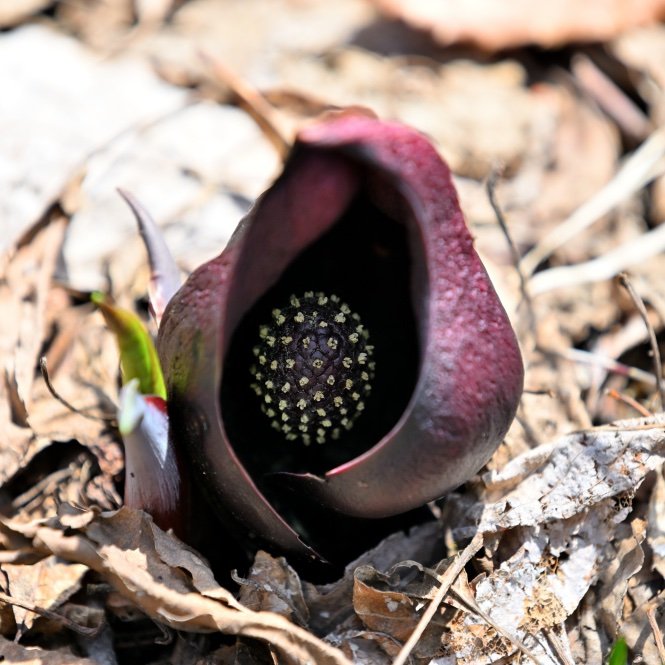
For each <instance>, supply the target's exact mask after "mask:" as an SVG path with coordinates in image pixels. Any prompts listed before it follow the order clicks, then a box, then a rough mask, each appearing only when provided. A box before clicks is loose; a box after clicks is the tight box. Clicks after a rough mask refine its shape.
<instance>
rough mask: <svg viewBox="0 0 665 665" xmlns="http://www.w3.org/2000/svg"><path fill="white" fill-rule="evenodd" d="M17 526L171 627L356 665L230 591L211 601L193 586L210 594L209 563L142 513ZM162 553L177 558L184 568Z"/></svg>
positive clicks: (293, 656) (295, 656) (298, 659)
mask: <svg viewBox="0 0 665 665" xmlns="http://www.w3.org/2000/svg"><path fill="white" fill-rule="evenodd" d="M69 519H71V518H69ZM86 519H87V518H86ZM11 527H12V528H14V529H15V530H17V531H19V532H21V533H23V534H24V535H26V536H29V537H32V538H33V542H34V543H35V545H36V546H38V547H40V548H41V549H42V550H43V551H46V552H50V553H52V554H54V555H56V556H58V557H60V558H63V559H66V560H68V561H75V562H79V563H83V564H85V565H87V566H88V567H89V568H91V569H93V570H96V571H97V572H98V573H100V574H101V575H103V576H104V577H105V579H106V580H107V581H108V582H109V583H110V584H111V585H112V586H113V587H114V588H115V589H116V590H117V591H118V592H119V593H121V594H122V595H123V596H125V597H126V598H129V599H130V600H131V601H132V602H133V603H134V604H135V605H136V606H137V607H139V608H140V609H141V610H142V611H143V612H145V613H146V614H147V615H148V616H150V617H151V618H153V619H154V620H155V621H158V622H160V623H163V624H166V625H167V626H170V627H171V628H175V629H177V630H185V631H192V632H217V631H221V632H224V633H227V634H233V635H240V636H246V637H253V638H257V639H261V640H264V641H267V642H269V643H270V644H272V645H273V646H274V648H276V649H278V650H279V651H280V652H281V653H282V654H283V655H284V657H285V658H286V659H287V662H293V663H303V664H304V663H307V662H311V661H312V660H313V661H314V662H316V663H317V664H318V663H321V664H322V665H348V661H347V659H346V658H344V656H343V655H342V654H341V653H340V652H339V651H338V650H337V649H334V648H333V647H330V646H329V645H327V644H325V643H324V642H322V641H321V640H319V639H318V638H316V637H314V636H313V635H312V634H311V633H309V632H307V631H306V630H304V629H302V628H299V627H297V626H295V625H294V624H292V623H290V622H289V621H287V620H286V619H284V618H283V617H281V616H279V615H277V614H273V613H270V612H253V611H251V610H249V609H246V608H244V607H243V606H241V605H240V604H239V603H238V602H237V601H236V600H235V599H234V598H233V596H232V595H231V594H230V593H229V592H228V591H226V590H224V589H223V588H222V587H219V586H217V587H215V588H214V589H213V590H212V595H214V596H215V598H212V597H209V596H204V595H203V594H202V593H200V592H199V591H198V590H197V589H196V588H195V586H194V584H193V580H199V583H201V580H203V582H202V584H203V585H204V586H205V587H209V586H210V580H211V579H212V575H211V573H210V572H209V571H203V570H202V567H203V566H204V564H203V562H202V560H201V559H200V558H199V557H198V556H197V555H195V553H193V552H192V551H191V550H190V549H189V548H187V547H186V546H184V545H183V544H182V543H180V541H178V540H177V539H176V538H175V537H174V536H172V535H170V534H165V533H164V532H162V531H160V530H159V529H158V528H157V527H156V526H154V524H153V522H152V519H151V518H150V517H149V516H147V515H145V514H144V513H141V512H140V511H133V510H130V509H128V508H122V509H120V510H119V511H117V512H115V513H102V514H99V515H97V516H96V517H95V519H94V520H92V521H91V522H89V524H87V525H85V526H83V527H82V528H80V529H76V530H74V529H72V528H68V529H66V530H64V525H61V524H59V523H58V521H57V520H55V521H54V520H52V521H51V522H47V523H39V522H37V523H32V524H28V525H19V524H16V523H12V524H11ZM160 553H162V554H164V555H165V558H166V559H170V560H173V559H174V558H175V559H177V561H178V567H175V566H173V565H171V564H169V563H167V562H166V561H165V560H164V559H163V558H162V557H161V556H160ZM210 591H211V589H210V588H208V589H207V593H210Z"/></svg>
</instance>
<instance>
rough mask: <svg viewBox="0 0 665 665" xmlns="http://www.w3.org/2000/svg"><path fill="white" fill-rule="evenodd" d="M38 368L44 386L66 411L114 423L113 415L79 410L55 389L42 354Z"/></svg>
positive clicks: (90, 418)
mask: <svg viewBox="0 0 665 665" xmlns="http://www.w3.org/2000/svg"><path fill="white" fill-rule="evenodd" d="M39 369H40V371H41V373H42V377H43V379H44V383H45V384H46V387H47V388H48V391H49V392H50V393H51V395H52V396H53V397H54V398H55V399H56V400H58V402H60V404H62V405H63V406H64V407H65V408H66V409H67V410H68V411H71V412H72V413H75V414H76V415H78V416H82V417H83V418H87V419H88V420H94V421H96V422H102V423H109V424H115V422H116V419H115V418H114V417H113V416H95V415H94V414H92V413H86V412H85V411H81V409H77V408H76V407H75V406H74V405H73V404H70V403H69V402H68V401H67V400H66V399H65V398H64V397H63V396H62V395H61V394H60V393H59V392H58V391H57V390H56V389H55V386H54V385H53V383H51V377H50V376H49V373H48V366H47V362H46V356H42V357H41V358H40V359H39Z"/></svg>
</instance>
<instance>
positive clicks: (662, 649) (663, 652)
mask: <svg viewBox="0 0 665 665" xmlns="http://www.w3.org/2000/svg"><path fill="white" fill-rule="evenodd" d="M647 619H649V625H650V626H651V632H652V633H653V639H654V640H655V641H656V649H658V656H659V658H660V662H661V663H665V645H663V634H662V633H661V632H660V628H659V627H658V622H657V621H656V611H655V609H654V608H653V607H650V608H649V609H648V610H647Z"/></svg>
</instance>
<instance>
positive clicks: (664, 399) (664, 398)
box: [619, 273, 665, 411]
mask: <svg viewBox="0 0 665 665" xmlns="http://www.w3.org/2000/svg"><path fill="white" fill-rule="evenodd" d="M619 279H620V280H621V284H622V286H623V287H624V288H625V289H626V291H628V294H629V295H630V297H631V298H632V300H633V303H635V307H636V308H637V311H638V312H639V313H640V316H641V317H642V320H643V321H644V325H645V326H646V329H647V333H648V334H649V344H650V345H651V355H652V360H653V369H654V374H655V375H656V380H657V386H658V399H659V402H660V410H661V411H662V410H663V407H664V406H665V388H664V387H663V365H662V363H661V361H660V350H659V348H658V340H657V339H656V332H655V330H654V329H653V326H652V325H651V322H650V321H649V314H648V313H647V308H646V307H645V306H644V301H643V300H642V298H640V296H639V294H638V293H637V291H636V290H635V289H634V288H633V285H632V284H631V283H630V280H629V279H628V275H626V274H625V273H624V274H621V275H619Z"/></svg>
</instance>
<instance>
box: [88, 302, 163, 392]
mask: <svg viewBox="0 0 665 665" xmlns="http://www.w3.org/2000/svg"><path fill="white" fill-rule="evenodd" d="M90 300H92V302H93V303H94V304H95V305H97V307H98V308H99V310H100V311H101V313H102V314H103V316H104V319H105V321H106V325H107V326H108V327H109V329H110V330H111V332H112V333H113V334H114V335H115V338H116V341H117V343H118V348H119V350H120V367H121V369H122V377H123V384H127V383H129V382H130V381H131V380H132V379H138V382H139V390H140V392H141V393H142V394H143V395H156V396H158V397H161V398H162V399H166V386H165V384H164V377H163V375H162V368H161V365H160V364H159V357H158V356H157V351H156V349H155V345H154V343H153V341H152V338H151V337H150V334H149V333H148V331H147V330H146V329H145V326H144V325H143V323H142V322H141V320H140V319H139V318H138V316H136V314H134V313H133V312H130V311H128V310H126V309H122V308H121V307H117V306H116V305H114V304H112V303H111V302H110V301H109V299H108V298H107V297H106V296H105V295H104V294H103V293H100V292H99V291H96V292H94V293H93V294H92V295H91V296H90Z"/></svg>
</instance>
